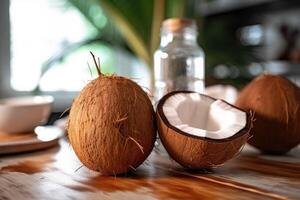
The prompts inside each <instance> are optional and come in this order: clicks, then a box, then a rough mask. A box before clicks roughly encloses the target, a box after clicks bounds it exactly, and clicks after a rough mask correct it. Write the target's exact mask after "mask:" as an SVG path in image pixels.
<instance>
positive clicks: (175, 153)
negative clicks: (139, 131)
mask: <svg viewBox="0 0 300 200" xmlns="http://www.w3.org/2000/svg"><path fill="white" fill-rule="evenodd" d="M179 92H180V93H190V91H175V92H171V93H169V94H167V95H165V96H164V97H163V98H162V99H161V100H160V101H159V103H158V105H157V111H156V118H157V126H158V132H159V137H160V139H161V141H162V144H163V145H164V147H165V149H166V150H167V152H168V154H169V155H170V157H171V158H172V159H174V160H175V161H176V162H178V163H179V164H181V165H182V166H184V167H187V168H191V169H203V168H204V169H205V168H212V167H217V166H220V165H223V164H224V163H225V162H226V161H227V160H229V159H231V158H233V157H234V156H235V155H237V153H239V151H240V149H241V147H242V146H243V145H244V144H245V143H246V142H247V140H248V138H249V136H250V129H251V125H252V120H251V117H250V115H248V117H247V119H248V120H247V124H246V125H245V128H243V129H242V130H241V131H239V132H238V133H236V134H235V135H233V136H231V137H229V138H226V139H222V140H216V139H210V138H205V137H198V136H194V135H190V134H187V133H185V132H183V131H181V130H180V129H178V128H176V127H174V126H172V125H171V124H170V123H169V121H168V119H167V118H166V117H165V115H164V113H163V105H164V103H165V101H166V100H167V99H168V98H169V97H170V96H172V95H174V94H176V93H179ZM199 95H203V94H199ZM204 96H206V95H204ZM209 98H211V99H213V98H212V97H209ZM213 100H216V99H213ZM229 105H230V104H229ZM233 107H234V106H233ZM237 109H239V108H237Z"/></svg>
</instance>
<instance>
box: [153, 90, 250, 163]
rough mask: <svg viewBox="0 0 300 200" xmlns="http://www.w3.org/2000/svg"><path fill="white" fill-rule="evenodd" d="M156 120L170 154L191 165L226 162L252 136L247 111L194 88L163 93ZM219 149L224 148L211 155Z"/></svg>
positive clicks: (175, 158)
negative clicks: (199, 92)
mask: <svg viewBox="0 0 300 200" xmlns="http://www.w3.org/2000/svg"><path fill="white" fill-rule="evenodd" d="M157 121H158V128H159V134H160V138H161V140H162V143H163V144H164V146H165V148H166V150H167V151H168V153H169V154H170V156H171V157H172V158H173V159H174V160H176V161H177V162H179V163H180V164H182V165H183V166H186V167H191V168H206V167H213V166H215V165H220V164H223V163H224V162H225V161H226V160H228V159H230V158H231V157H232V156H233V155H235V154H236V153H237V152H238V150H239V149H240V147H241V146H242V145H244V144H245V142H246V140H247V138H248V136H249V133H248V132H249V126H248V123H247V121H248V120H247V114H246V113H245V112H244V111H242V110H240V109H238V108H236V107H234V106H232V105H230V104H228V103H227V102H225V101H222V100H216V99H213V98H211V97H209V96H206V95H202V94H198V93H195V92H173V93H170V94H168V95H166V96H165V97H163V98H162V100H161V101H160V102H159V104H158V106H157ZM230 145H231V147H230ZM192 148H194V149H192ZM218 149H219V150H220V151H222V150H221V149H223V152H222V153H219V154H214V156H212V157H210V156H209V155H213V152H215V151H216V150H218ZM225 154H226V155H225ZM191 158H192V159H191ZM190 160H192V161H190Z"/></svg>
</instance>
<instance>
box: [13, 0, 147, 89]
mask: <svg viewBox="0 0 300 200" xmlns="http://www.w3.org/2000/svg"><path fill="white" fill-rule="evenodd" d="M99 15H101V16H98V17H99V23H101V24H100V25H102V26H105V23H107V19H106V17H105V16H104V15H103V13H99ZM98 25H99V24H98ZM10 27H11V79H10V84H11V86H12V88H13V89H14V90H16V91H32V90H34V89H35V88H36V86H37V85H38V84H39V85H40V90H41V91H78V90H80V89H81V88H82V87H83V86H84V85H85V84H86V83H87V82H88V81H89V80H91V79H92V76H93V77H95V76H96V71H95V68H94V65H93V63H92V62H91V56H90V55H89V51H93V52H94V54H96V55H97V56H100V59H101V66H103V67H102V70H103V72H110V73H113V72H117V73H119V74H122V75H127V76H135V77H136V76H138V77H139V78H141V80H143V81H144V79H143V78H144V77H145V76H146V75H145V74H147V70H146V69H145V67H143V66H141V67H139V65H141V63H140V62H139V61H138V60H137V59H136V58H134V57H133V56H132V55H129V54H128V53H127V54H126V53H125V52H122V51H119V50H116V49H115V48H112V46H110V45H108V44H106V43H101V42H94V43H89V44H85V45H81V46H80V47H79V48H76V50H73V51H71V53H70V52H68V53H67V55H66V56H64V57H63V59H60V60H57V61H56V62H54V63H52V64H51V65H52V66H51V68H50V70H48V71H47V72H46V73H45V74H44V75H43V76H42V78H41V79H40V76H41V73H42V68H43V67H44V66H45V64H46V63H47V61H48V62H49V59H50V58H53V57H55V56H56V57H59V56H58V54H62V53H63V52H64V50H65V49H66V48H67V47H68V46H70V45H72V44H76V43H79V42H82V41H85V40H88V39H89V38H93V37H95V36H96V35H97V30H96V29H95V28H94V26H92V25H91V24H89V22H88V21H87V20H86V19H85V18H84V16H83V15H82V14H81V13H80V12H79V11H78V10H77V9H76V8H75V7H73V6H71V5H70V4H68V1H67V0H10ZM87 61H89V63H90V66H91V69H92V76H91V74H90V71H89V68H88V65H87ZM117 66H121V67H123V68H122V69H119V68H117ZM146 81H147V80H146ZM142 85H147V83H142Z"/></svg>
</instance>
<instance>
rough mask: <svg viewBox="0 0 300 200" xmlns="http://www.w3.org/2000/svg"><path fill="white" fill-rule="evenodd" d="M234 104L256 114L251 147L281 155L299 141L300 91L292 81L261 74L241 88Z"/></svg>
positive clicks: (250, 141) (250, 142)
mask: <svg viewBox="0 0 300 200" xmlns="http://www.w3.org/2000/svg"><path fill="white" fill-rule="evenodd" d="M235 105H236V106H238V107H240V108H242V109H244V110H247V111H253V113H255V114H254V115H255V122H254V125H253V138H251V139H250V140H249V144H251V145H252V146H254V147H256V148H258V149H260V150H261V151H263V152H265V153H270V154H282V153H286V152H288V151H289V150H290V149H292V148H293V147H295V146H297V145H298V144H299V143H300V90H299V88H298V87H297V86H296V85H295V84H293V83H292V82H291V81H289V80H287V79H285V78H283V77H281V76H275V75H266V74H264V75H261V76H259V77H257V78H256V79H254V80H253V81H252V82H251V83H249V84H248V85H247V86H246V87H245V88H244V89H243V90H242V91H241V93H240V95H239V97H238V99H237V101H236V103H235Z"/></svg>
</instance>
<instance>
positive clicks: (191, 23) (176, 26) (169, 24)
mask: <svg viewBox="0 0 300 200" xmlns="http://www.w3.org/2000/svg"><path fill="white" fill-rule="evenodd" d="M187 27H189V28H193V29H196V23H195V20H193V19H183V18H170V19H166V20H164V21H163V23H162V28H163V29H165V30H167V31H170V32H180V31H182V30H183V29H184V28H187Z"/></svg>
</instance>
